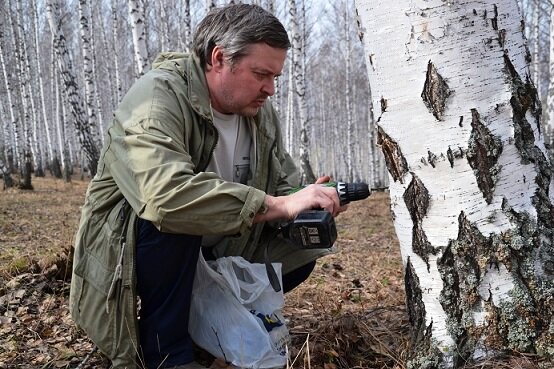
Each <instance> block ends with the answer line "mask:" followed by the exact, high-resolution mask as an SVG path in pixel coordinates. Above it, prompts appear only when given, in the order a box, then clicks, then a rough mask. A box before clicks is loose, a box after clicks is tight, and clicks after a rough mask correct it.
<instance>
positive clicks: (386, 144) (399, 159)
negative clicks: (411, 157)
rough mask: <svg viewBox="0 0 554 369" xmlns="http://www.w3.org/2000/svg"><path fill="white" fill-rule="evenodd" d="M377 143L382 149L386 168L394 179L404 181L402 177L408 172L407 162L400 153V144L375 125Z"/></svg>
mask: <svg viewBox="0 0 554 369" xmlns="http://www.w3.org/2000/svg"><path fill="white" fill-rule="evenodd" d="M377 144H378V145H379V146H380V147H381V150H382V151H383V155H384V157H385V162H386V163H387V168H388V170H389V173H390V174H391V176H392V178H393V179H394V181H395V182H396V181H399V182H400V183H404V182H403V178H404V176H405V175H406V173H408V163H407V162H406V158H404V155H402V151H401V150H400V146H398V144H397V143H396V142H395V141H394V140H393V139H392V138H391V137H390V136H389V135H387V134H386V133H385V131H383V129H382V128H381V127H377Z"/></svg>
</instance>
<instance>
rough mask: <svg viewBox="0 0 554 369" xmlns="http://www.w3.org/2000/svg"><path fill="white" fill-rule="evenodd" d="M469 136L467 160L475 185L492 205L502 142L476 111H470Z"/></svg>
mask: <svg viewBox="0 0 554 369" xmlns="http://www.w3.org/2000/svg"><path fill="white" fill-rule="evenodd" d="M471 116H472V120H471V127H472V130H471V135H470V137H469V145H468V151H467V160H468V162H469V165H470V166H471V168H472V169H473V171H474V173H475V176H476V177H477V185H478V186H479V189H480V190H481V193H483V196H484V197H485V200H486V201H487V204H490V203H492V198H493V193H494V187H495V184H496V179H497V178H496V177H497V175H498V172H499V171H500V168H499V166H498V165H497V162H498V158H499V157H500V154H501V153H502V142H501V140H500V138H498V137H496V136H494V135H493V134H492V133H491V132H490V131H489V129H488V128H487V127H486V126H485V125H484V124H483V122H481V119H480V116H479V113H478V112H477V110H476V109H471Z"/></svg>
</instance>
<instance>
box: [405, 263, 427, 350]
mask: <svg viewBox="0 0 554 369" xmlns="http://www.w3.org/2000/svg"><path fill="white" fill-rule="evenodd" d="M404 287H405V289H406V305H407V307H408V317H409V319H410V325H411V327H412V339H413V340H414V341H416V342H418V341H420V340H421V339H422V338H423V337H424V336H425V328H426V327H425V304H424V303H423V293H422V291H421V285H420V284H419V278H418V276H417V274H416V272H415V269H414V267H413V265H412V262H411V260H410V258H409V257H408V262H407V263H406V272H405V275H404Z"/></svg>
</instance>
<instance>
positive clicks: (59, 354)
mask: <svg viewBox="0 0 554 369" xmlns="http://www.w3.org/2000/svg"><path fill="white" fill-rule="evenodd" d="M87 184H88V182H87V181H83V180H79V179H77V178H75V179H73V180H72V182H71V183H65V182H63V181H62V180H59V179H53V178H49V177H47V178H33V186H34V190H33V191H24V190H19V189H14V188H12V189H6V190H4V191H0V249H1V254H0V369H4V368H5V369H8V368H9V369H12V368H32V369H35V368H36V369H38V368H45V369H46V368H107V367H109V362H108V361H107V360H106V359H105V357H104V356H103V355H102V354H101V353H99V352H98V351H94V345H93V344H92V343H91V342H90V341H89V340H88V339H87V337H86V336H85V335H84V333H83V332H82V331H80V330H78V329H77V328H76V327H75V326H74V324H73V322H72V320H71V318H70V316H69V312H68V309H67V300H68V296H69V278H70V276H71V273H70V271H71V257H70V256H69V257H68V255H70V254H71V247H72V244H73V236H74V233H75V230H76V228H77V224H78V221H79V215H80V206H81V205H82V203H83V200H84V196H85V191H86V187H87ZM336 223H337V229H338V234H339V237H338V240H337V242H336V244H335V246H336V253H334V254H332V255H329V256H326V257H324V258H321V259H320V260H319V261H318V263H317V265H316V268H315V270H314V272H313V273H312V275H311V276H310V278H309V279H308V280H307V281H305V282H304V283H303V284H302V285H301V286H299V287H298V288H296V289H295V290H293V291H291V292H290V293H288V294H286V295H285V305H286V306H285V309H284V315H285V317H286V319H287V326H288V327H289V331H290V334H291V337H292V343H291V346H290V358H291V363H290V365H289V367H290V368H323V369H337V368H341V369H342V368H395V369H404V368H406V360H407V354H408V352H409V322H408V316H407V313H406V309H405V294H404V286H403V275H402V261H401V256H400V252H399V246H398V241H397V239H396V236H395V233H394V229H393V225H392V220H391V215H390V210H389V198H388V195H387V194H386V193H384V192H377V193H374V194H372V196H370V197H369V198H368V199H366V200H362V201H358V202H353V203H351V204H350V205H349V210H348V211H347V212H345V213H343V214H341V215H340V216H339V217H337V219H336ZM200 358H201V360H204V361H208V360H210V359H211V358H210V357H209V355H208V354H206V353H203V352H200ZM535 364H536V363H534V362H533V358H529V357H522V356H519V357H508V358H506V359H505V360H503V361H502V362H488V363H483V364H481V366H475V368H477V367H479V368H537V367H538V366H536V365H535Z"/></svg>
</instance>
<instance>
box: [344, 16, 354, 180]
mask: <svg viewBox="0 0 554 369" xmlns="http://www.w3.org/2000/svg"><path fill="white" fill-rule="evenodd" d="M344 36H345V42H344V47H345V56H344V59H345V60H344V64H345V65H344V68H345V72H344V78H345V80H346V89H345V91H344V99H345V101H344V105H345V111H346V148H345V149H346V173H347V180H348V182H352V181H353V180H354V163H353V158H352V150H353V148H354V145H353V142H352V136H353V135H352V133H353V132H352V131H353V130H354V123H353V121H352V103H351V94H352V90H351V88H350V87H351V86H352V81H351V76H350V70H351V62H352V61H351V55H352V50H351V48H350V27H349V17H348V7H345V9H344Z"/></svg>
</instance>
